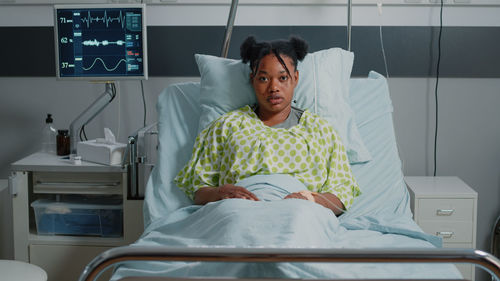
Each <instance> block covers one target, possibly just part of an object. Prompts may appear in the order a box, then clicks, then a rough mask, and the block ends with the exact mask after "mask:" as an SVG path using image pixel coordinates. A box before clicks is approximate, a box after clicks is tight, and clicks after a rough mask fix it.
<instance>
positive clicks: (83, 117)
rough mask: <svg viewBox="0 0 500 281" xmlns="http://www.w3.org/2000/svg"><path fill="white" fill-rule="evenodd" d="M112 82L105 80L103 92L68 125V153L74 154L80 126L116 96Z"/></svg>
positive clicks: (86, 122)
mask: <svg viewBox="0 0 500 281" xmlns="http://www.w3.org/2000/svg"><path fill="white" fill-rule="evenodd" d="M114 84H115V83H114V82H106V85H105V90H104V93H102V94H101V95H100V96H99V97H98V98H97V99H96V100H95V101H94V102H93V103H92V104H91V105H89V107H87V108H86V109H85V110H84V111H83V112H82V113H80V115H78V117H76V119H75V120H73V122H71V124H70V125H69V135H70V153H71V154H76V144H77V143H78V136H79V132H80V130H81V128H82V127H83V126H85V125H87V124H88V123H89V122H90V121H92V119H94V117H96V116H97V114H99V113H100V112H101V111H102V110H103V109H104V108H105V107H106V106H107V105H108V104H110V103H111V101H113V99H114V98H115V96H116V92H115V90H114V87H115V85H114Z"/></svg>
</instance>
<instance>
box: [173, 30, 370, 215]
mask: <svg viewBox="0 0 500 281" xmlns="http://www.w3.org/2000/svg"><path fill="white" fill-rule="evenodd" d="M307 48H308V46H307V43H306V42H305V41H303V40H302V39H299V38H295V37H291V38H290V39H289V40H276V41H271V42H257V41H256V40H255V38H254V37H248V38H247V39H246V40H245V41H244V42H243V44H242V45H241V48H240V51H241V58H242V60H243V62H244V63H247V62H249V65H250V69H251V74H250V81H251V84H252V86H253V89H254V91H255V95H256V99H257V104H256V105H253V106H245V107H243V108H240V109H238V110H235V111H232V112H229V113H227V114H225V115H223V116H221V117H220V118H219V119H217V120H215V121H214V122H213V123H212V124H211V125H210V126H209V127H207V128H206V129H205V130H204V131H202V132H201V133H200V135H199V136H198V138H197V140H196V143H195V147H194V150H193V155H192V158H191V160H190V161H189V163H188V164H187V165H186V166H185V167H184V169H183V170H181V171H180V172H179V174H178V176H177V177H176V183H177V185H178V186H179V187H180V188H181V189H183V190H184V191H185V192H186V194H188V196H190V197H191V198H192V199H193V200H194V202H195V204H200V205H203V204H206V203H208V202H214V201H218V200H222V199H229V198H239V199H248V200H255V201H258V200H259V198H258V197H257V196H256V195H255V194H254V193H252V192H251V191H249V190H247V189H246V188H244V187H241V186H237V185H235V183H237V182H238V181H240V180H242V179H245V178H248V177H251V176H253V175H269V174H286V175H290V176H292V177H294V178H296V179H298V180H299V181H300V182H302V183H303V184H304V186H305V187H306V188H307V189H304V190H301V191H298V192H291V193H289V194H288V195H286V196H284V198H283V199H292V198H295V199H304V200H310V201H314V202H316V203H318V204H320V205H323V206H324V207H326V208H328V209H331V210H332V211H333V212H334V213H335V214H336V215H340V214H342V212H343V211H344V210H346V209H347V208H349V207H350V205H351V204H352V201H353V199H354V198H355V197H356V196H358V195H359V194H360V190H359V187H358V185H357V183H356V181H355V179H354V176H353V175H352V172H351V168H350V166H349V162H348V160H347V155H346V152H345V148H344V146H343V144H342V143H341V142H340V139H339V137H338V136H337V134H336V133H335V130H334V129H333V128H332V127H331V126H330V125H329V124H328V123H327V121H325V120H324V119H322V118H321V117H319V116H317V115H315V114H312V113H310V112H309V111H307V110H306V111H304V110H301V109H298V108H295V107H294V106H292V102H293V93H294V90H295V87H296V86H297V84H298V81H299V72H298V70H297V63H298V61H301V60H302V59H304V57H305V56H306V54H307Z"/></svg>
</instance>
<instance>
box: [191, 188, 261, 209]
mask: <svg viewBox="0 0 500 281" xmlns="http://www.w3.org/2000/svg"><path fill="white" fill-rule="evenodd" d="M229 198H240V199H247V200H253V201H259V198H257V196H255V194H253V193H252V192H250V191H248V190H247V189H246V188H244V187H241V186H236V185H232V184H225V185H222V186H218V187H210V186H205V187H200V188H199V189H198V190H197V191H196V192H195V193H194V203H195V204H196V205H205V204H207V203H209V202H215V201H219V200H222V199H229Z"/></svg>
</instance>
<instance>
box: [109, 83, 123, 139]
mask: <svg viewBox="0 0 500 281" xmlns="http://www.w3.org/2000/svg"><path fill="white" fill-rule="evenodd" d="M111 89H112V90H113V96H118V91H117V90H116V85H115V83H114V82H113V84H112V86H111ZM121 100H122V97H121V95H119V96H118V129H117V132H116V139H117V140H118V139H120V130H121V125H122V124H121V123H122V122H121V121H122V118H121V112H122V110H121Z"/></svg>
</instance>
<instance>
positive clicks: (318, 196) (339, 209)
mask: <svg viewBox="0 0 500 281" xmlns="http://www.w3.org/2000/svg"><path fill="white" fill-rule="evenodd" d="M291 198H295V199H303V200H308V201H312V202H315V203H317V204H320V205H322V206H323V207H325V208H327V209H330V210H332V212H333V213H334V214H335V215H337V216H339V215H342V213H343V212H344V209H345V207H344V204H343V203H342V201H340V199H339V198H338V197H337V196H335V195H334V194H332V193H317V192H311V191H309V190H301V191H299V192H294V193H290V194H288V195H287V196H286V197H285V198H284V199H291Z"/></svg>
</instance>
